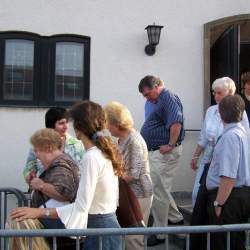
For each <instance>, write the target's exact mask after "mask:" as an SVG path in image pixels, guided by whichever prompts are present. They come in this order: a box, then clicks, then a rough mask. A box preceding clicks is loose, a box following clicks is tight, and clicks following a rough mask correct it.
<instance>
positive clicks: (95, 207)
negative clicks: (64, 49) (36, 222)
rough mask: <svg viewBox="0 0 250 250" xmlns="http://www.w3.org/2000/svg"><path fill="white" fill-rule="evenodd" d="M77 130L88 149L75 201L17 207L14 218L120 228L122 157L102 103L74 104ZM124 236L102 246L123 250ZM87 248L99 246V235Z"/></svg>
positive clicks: (107, 240) (87, 242)
mask: <svg viewBox="0 0 250 250" xmlns="http://www.w3.org/2000/svg"><path fill="white" fill-rule="evenodd" d="M70 113H71V117H72V120H73V127H74V130H75V134H76V136H77V138H78V139H80V140H81V141H82V142H83V144H84V146H85V149H86V150H87V151H86V153H85V154H84V156H83V158H82V161H81V162H80V166H79V168H80V172H81V177H80V183H79V188H78V191H77V196H76V199H75V202H73V203H72V204H69V205H66V206H62V207H58V208H49V209H47V208H38V209H36V208H16V209H14V210H13V211H12V213H11V217H12V219H18V220H23V219H26V218H44V217H50V218H59V219H60V220H61V221H62V223H63V224H64V225H65V227H66V228H68V229H84V228H87V227H88V228H118V227H120V226H119V223H118V221H117V218H116V215H115V211H116V208H117V205H118V191H119V190H118V176H122V175H123V162H122V157H121V155H120V153H119V151H118V148H117V146H116V145H115V143H114V142H113V141H112V138H111V136H110V134H109V133H107V132H106V130H105V129H106V117H105V113H104V110H103V109H102V107H101V106H100V105H99V104H97V103H94V102H91V101H83V102H80V103H78V104H76V105H74V106H73V107H72V109H71V111H70ZM120 248H121V237H120V236H104V237H103V238H102V249H104V250H119V249H120ZM84 249H85V250H97V249H99V238H98V237H95V236H89V237H87V238H86V240H85V242H84Z"/></svg>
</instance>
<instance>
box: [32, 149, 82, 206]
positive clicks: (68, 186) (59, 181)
mask: <svg viewBox="0 0 250 250" xmlns="http://www.w3.org/2000/svg"><path fill="white" fill-rule="evenodd" d="M39 178H40V179H42V180H43V181H44V182H46V183H50V184H52V185H53V186H54V187H55V190H56V191H57V192H58V193H59V194H60V195H62V196H63V197H64V198H65V199H66V200H67V201H68V202H73V201H74V200H75V197H76V193H77V189H78V185H79V178H80V172H79V168H78V166H77V164H76V162H75V161H73V160H72V158H71V157H70V156H68V155H67V154H61V155H59V156H58V157H56V159H54V160H53V161H52V163H51V164H50V165H49V167H48V168H47V169H46V170H45V171H44V172H43V173H42V174H41V175H40V177H39ZM50 198H51V197H48V196H47V195H45V194H43V193H42V192H40V191H38V190H35V191H33V193H32V206H33V207H40V206H41V205H43V204H44V203H46V202H47V201H48V200H49V199H50Z"/></svg>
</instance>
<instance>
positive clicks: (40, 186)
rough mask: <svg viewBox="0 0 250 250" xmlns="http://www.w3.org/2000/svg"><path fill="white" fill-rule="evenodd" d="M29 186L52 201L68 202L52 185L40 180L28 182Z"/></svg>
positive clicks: (35, 179)
mask: <svg viewBox="0 0 250 250" xmlns="http://www.w3.org/2000/svg"><path fill="white" fill-rule="evenodd" d="M30 186H31V188H32V189H34V190H39V191H40V192H42V193H44V194H45V195H47V196H48V197H50V198H52V199H55V200H58V201H69V200H68V199H67V197H65V196H63V195H62V194H60V193H59V192H58V191H57V190H56V189H55V187H54V186H53V185H52V184H50V183H46V182H44V181H43V180H42V179H40V178H34V179H33V180H32V181H31V182H30Z"/></svg>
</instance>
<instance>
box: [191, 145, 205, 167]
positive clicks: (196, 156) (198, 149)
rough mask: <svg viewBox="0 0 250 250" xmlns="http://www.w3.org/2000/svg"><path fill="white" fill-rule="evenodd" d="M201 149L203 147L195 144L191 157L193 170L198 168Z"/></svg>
mask: <svg viewBox="0 0 250 250" xmlns="http://www.w3.org/2000/svg"><path fill="white" fill-rule="evenodd" d="M203 150H204V148H203V147H202V146H201V145H199V144H197V146H196V149H195V151H194V154H193V157H192V159H191V168H192V169H193V170H196V169H197V168H198V166H197V163H198V160H199V158H200V155H201V153H202V152H203Z"/></svg>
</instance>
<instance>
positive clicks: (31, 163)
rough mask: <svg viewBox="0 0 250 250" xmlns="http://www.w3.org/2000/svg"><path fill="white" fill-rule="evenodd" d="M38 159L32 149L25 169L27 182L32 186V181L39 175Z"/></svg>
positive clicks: (24, 174)
mask: <svg viewBox="0 0 250 250" xmlns="http://www.w3.org/2000/svg"><path fill="white" fill-rule="evenodd" d="M37 168H38V166H37V159H36V155H35V153H34V151H33V149H30V151H29V154H28V157H27V160H26V164H25V166H24V169H23V176H24V179H25V181H26V182H27V183H28V184H30V181H31V180H32V179H33V178H34V177H35V176H36V173H37Z"/></svg>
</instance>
